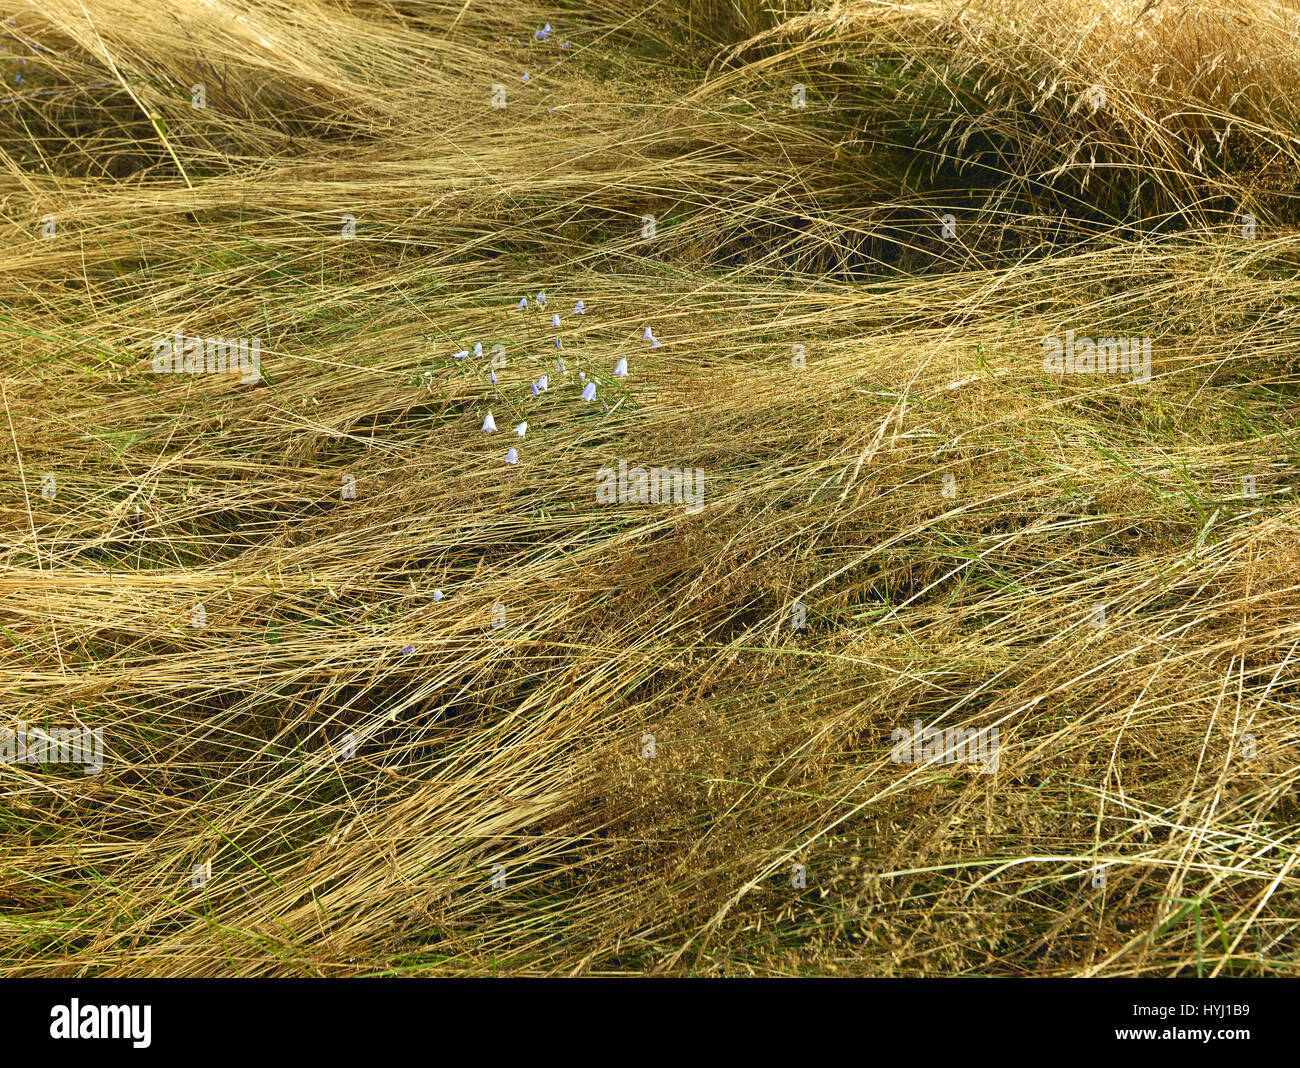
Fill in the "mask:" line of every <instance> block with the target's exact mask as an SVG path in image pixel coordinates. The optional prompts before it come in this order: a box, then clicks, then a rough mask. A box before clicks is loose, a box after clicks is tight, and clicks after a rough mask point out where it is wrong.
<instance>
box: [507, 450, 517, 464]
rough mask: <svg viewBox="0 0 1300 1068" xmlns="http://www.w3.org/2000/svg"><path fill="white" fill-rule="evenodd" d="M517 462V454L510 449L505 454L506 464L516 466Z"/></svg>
mask: <svg viewBox="0 0 1300 1068" xmlns="http://www.w3.org/2000/svg"><path fill="white" fill-rule="evenodd" d="M518 462H519V453H517V452H516V451H515V450H514V449H511V450H510V451H509V452H508V453H506V463H508V464H517V463H518Z"/></svg>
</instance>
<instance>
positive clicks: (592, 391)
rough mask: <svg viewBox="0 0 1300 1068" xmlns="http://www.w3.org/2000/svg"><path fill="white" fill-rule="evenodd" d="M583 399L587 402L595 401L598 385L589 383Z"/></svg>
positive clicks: (583, 392) (583, 393)
mask: <svg viewBox="0 0 1300 1068" xmlns="http://www.w3.org/2000/svg"><path fill="white" fill-rule="evenodd" d="M582 399H583V400H585V401H594V400H595V399H596V383H595V382H588V383H587V388H586V389H584V390H583V391H582Z"/></svg>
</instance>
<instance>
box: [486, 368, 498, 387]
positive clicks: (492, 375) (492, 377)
mask: <svg viewBox="0 0 1300 1068" xmlns="http://www.w3.org/2000/svg"><path fill="white" fill-rule="evenodd" d="M488 381H489V382H491V383H492V384H493V385H494V386H495V385H496V384H497V373H496V372H495V371H489V372H488Z"/></svg>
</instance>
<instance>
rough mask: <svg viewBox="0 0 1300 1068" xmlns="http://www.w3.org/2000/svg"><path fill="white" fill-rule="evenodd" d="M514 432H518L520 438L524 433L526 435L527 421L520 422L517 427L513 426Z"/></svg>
mask: <svg viewBox="0 0 1300 1068" xmlns="http://www.w3.org/2000/svg"><path fill="white" fill-rule="evenodd" d="M515 433H516V434H518V435H519V436H520V437H521V438H522V437H523V436H524V435H526V434H527V433H528V423H527V422H523V423H520V424H519V425H518V426H517V427H515Z"/></svg>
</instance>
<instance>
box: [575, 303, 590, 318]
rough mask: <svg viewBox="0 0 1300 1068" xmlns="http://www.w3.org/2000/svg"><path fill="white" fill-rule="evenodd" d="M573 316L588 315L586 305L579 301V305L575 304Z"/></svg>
mask: <svg viewBox="0 0 1300 1068" xmlns="http://www.w3.org/2000/svg"><path fill="white" fill-rule="evenodd" d="M573 314H574V315H586V314H587V306H586V305H585V304H583V303H582V301H578V303H577V304H575V305H574V306H573Z"/></svg>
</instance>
